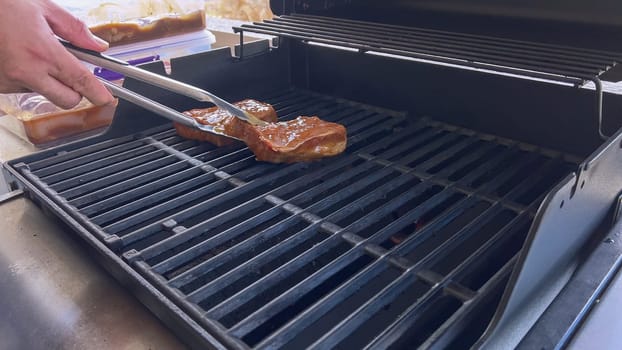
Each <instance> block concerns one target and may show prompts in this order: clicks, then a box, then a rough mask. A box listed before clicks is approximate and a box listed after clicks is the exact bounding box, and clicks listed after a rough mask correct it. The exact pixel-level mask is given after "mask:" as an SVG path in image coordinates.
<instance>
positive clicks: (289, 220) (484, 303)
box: [16, 90, 576, 348]
mask: <svg viewBox="0 0 622 350" xmlns="http://www.w3.org/2000/svg"><path fill="white" fill-rule="evenodd" d="M264 100H265V101H267V102H270V103H272V104H273V105H274V106H275V107H276V109H277V111H278V113H279V115H280V116H281V117H282V118H294V117H296V116H298V115H301V114H317V115H320V116H322V117H323V118H325V119H327V120H331V121H337V122H340V123H343V124H345V125H346V126H347V129H348V133H349V145H348V150H347V151H346V153H345V154H343V155H341V156H339V157H336V158H333V159H326V160H323V161H321V162H315V163H309V164H292V165H273V164H265V163H259V162H256V161H254V160H253V157H252V154H251V153H250V152H249V151H248V150H247V149H246V148H242V147H240V146H232V147H227V148H215V147H213V146H211V145H209V144H206V143H198V142H194V141H188V140H184V139H182V138H180V137H178V136H176V135H175V132H174V130H172V129H170V127H169V126H167V127H162V128H157V129H154V130H150V131H146V132H144V133H143V134H139V135H134V136H132V137H126V138H120V139H116V140H110V141H106V142H102V143H99V144H95V145H92V146H89V147H84V148H80V149H75V150H72V151H68V152H63V153H59V154H57V155H55V156H51V157H47V158H45V159H42V160H38V161H34V162H31V163H30V164H22V165H16V167H17V168H18V169H20V172H21V173H22V174H23V175H24V176H26V177H27V178H28V179H29V180H30V181H32V182H33V183H35V184H37V185H38V187H39V188H40V189H41V190H42V191H44V192H45V193H46V194H47V195H49V196H50V197H51V198H53V199H54V200H55V201H56V202H57V203H58V204H59V205H60V206H62V207H63V208H64V209H65V210H66V211H67V212H68V213H70V214H71V215H73V216H74V218H75V219H76V220H78V221H79V222H80V223H81V224H82V225H84V227H86V228H88V229H89V230H90V231H91V232H92V233H93V234H94V235H96V236H97V237H99V238H100V239H101V240H102V241H103V242H105V243H106V244H107V245H108V247H109V248H110V249H112V250H114V251H115V252H116V253H117V254H118V255H119V256H122V257H123V258H124V259H125V261H126V262H127V263H128V264H130V265H131V266H132V267H133V268H134V269H136V270H137V271H139V272H140V273H141V274H142V275H143V276H145V277H146V278H147V279H148V280H149V281H150V282H151V283H152V284H153V285H154V286H156V287H157V288H158V289H160V290H161V291H162V292H164V293H165V294H166V295H168V296H169V298H171V299H172V300H173V301H175V302H176V304H177V305H178V306H179V307H181V308H182V309H183V310H184V311H185V312H187V313H188V314H189V315H191V316H192V317H193V318H194V319H195V320H197V321H198V322H199V323H200V324H201V325H202V326H204V327H205V328H206V329H207V330H209V331H210V332H211V333H213V334H214V335H216V336H217V337H219V339H220V340H221V341H223V342H224V343H225V344H227V345H228V346H230V347H232V348H282V347H288V348H302V347H304V346H311V345H313V346H316V347H321V348H324V347H329V346H336V347H345V348H351V347H356V348H358V347H370V348H371V347H382V348H385V347H406V348H413V347H415V346H424V347H432V346H438V345H454V346H458V347H465V346H468V345H469V344H470V343H472V342H474V341H475V340H476V338H477V336H478V335H479V334H481V333H482V332H483V329H484V327H485V326H486V324H487V322H488V320H489V318H490V317H491V316H492V313H493V312H494V309H495V306H496V304H497V300H498V298H499V297H500V295H501V292H502V291H503V288H504V286H505V284H506V281H507V279H508V277H509V274H510V272H511V269H512V267H513V264H514V262H515V260H516V256H517V253H518V251H519V250H520V247H521V245H522V243H523V241H524V238H525V235H526V233H527V231H528V229H529V226H530V224H531V221H532V218H533V215H534V214H535V212H536V209H537V207H538V205H539V203H540V201H541V199H542V197H543V196H544V195H545V194H546V192H547V190H548V189H549V188H551V187H552V186H553V185H554V184H555V183H556V182H557V181H558V180H559V179H560V178H562V177H563V176H565V175H566V174H568V173H569V172H570V171H572V170H573V169H574V167H576V162H575V161H574V160H573V159H571V158H570V157H568V156H565V155H563V154H560V153H556V152H552V151H547V150H543V149H539V148H536V147H532V146H528V145H523V144H519V143H516V142H513V141H509V140H504V139H500V138H496V137H494V136H490V135H483V134H479V133H476V132H473V131H470V130H466V129H461V128H457V127H453V126H450V125H446V124H442V123H438V122H434V121H431V120H427V119H412V118H404V116H403V115H401V114H400V113H396V112H392V111H387V110H384V109H379V108H374V107H371V106H366V105H362V104H358V103H353V102H349V101H344V100H338V99H334V98H330V97H325V96H321V95H316V94H312V93H308V92H302V91H297V90H293V91H287V92H284V93H281V94H278V95H276V96H268V97H266V98H264ZM474 337H475V338H474Z"/></svg>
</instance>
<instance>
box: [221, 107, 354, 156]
mask: <svg viewBox="0 0 622 350" xmlns="http://www.w3.org/2000/svg"><path fill="white" fill-rule="evenodd" d="M225 133H227V134H229V135H232V136H235V137H237V138H239V139H241V140H243V141H244V142H245V143H246V145H248V148H250V150H251V151H253V153H254V154H255V157H256V158H257V160H260V161H265V162H271V163H294V162H308V161H313V160H317V159H320V158H325V157H331V156H335V155H338V154H340V153H342V152H343V151H344V150H345V149H346V143H347V136H346V128H345V127H344V126H343V125H341V124H337V123H331V122H327V121H324V120H322V119H320V118H318V117H316V116H313V117H306V116H300V117H298V118H296V119H293V120H289V121H285V122H279V123H270V124H267V125H251V124H249V123H246V122H244V121H242V120H239V119H237V118H236V119H235V121H233V122H232V123H229V124H228V126H227V128H226V129H225Z"/></svg>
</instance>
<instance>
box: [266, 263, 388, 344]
mask: <svg viewBox="0 0 622 350" xmlns="http://www.w3.org/2000/svg"><path fill="white" fill-rule="evenodd" d="M378 262H379V263H372V264H370V265H369V266H367V267H366V268H364V269H363V270H361V271H360V272H359V273H357V274H356V275H355V276H354V277H353V278H351V279H350V280H348V282H347V283H346V284H343V285H342V286H341V287H340V288H338V289H336V290H334V291H332V292H331V293H330V294H328V295H326V296H325V297H323V298H322V299H321V300H320V301H318V302H317V303H315V304H314V305H313V307H312V308H310V309H307V310H306V311H305V312H304V313H301V314H299V315H298V316H296V318H294V319H293V320H291V321H289V322H288V323H287V324H286V325H285V326H283V327H281V328H280V329H279V330H278V331H276V332H275V333H273V334H272V335H270V336H269V337H268V338H266V339H264V340H263V341H261V342H260V343H259V344H258V345H257V346H255V348H256V349H275V348H280V347H282V346H283V345H285V344H286V343H287V342H288V341H290V340H291V339H293V337H294V336H295V335H296V334H298V333H300V332H301V331H302V330H304V329H305V328H306V327H308V326H310V325H311V324H312V323H313V322H315V321H317V320H318V319H319V318H320V317H321V316H322V315H324V314H326V313H327V312H328V311H330V310H331V309H332V308H334V307H335V306H336V305H338V304H339V303H340V302H342V301H343V300H345V299H346V298H347V297H348V296H350V295H352V294H353V293H355V292H356V291H357V290H359V289H360V288H362V287H363V286H364V285H366V284H367V283H369V282H370V281H371V280H373V279H374V278H375V277H377V276H378V275H380V274H381V273H383V272H385V271H387V270H388V269H389V265H388V264H384V260H379V261H378Z"/></svg>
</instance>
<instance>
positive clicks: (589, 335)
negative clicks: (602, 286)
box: [568, 272, 622, 349]
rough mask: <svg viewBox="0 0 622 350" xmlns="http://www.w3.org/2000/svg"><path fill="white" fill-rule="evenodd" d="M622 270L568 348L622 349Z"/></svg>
mask: <svg viewBox="0 0 622 350" xmlns="http://www.w3.org/2000/svg"><path fill="white" fill-rule="evenodd" d="M620 310H622V272H618V275H617V276H616V278H615V279H614V280H613V282H612V283H611V285H610V286H609V288H608V289H607V290H606V291H605V293H604V294H603V296H602V297H601V298H600V301H599V303H598V304H597V306H596V307H595V308H594V310H592V312H591V314H590V315H589V316H588V318H587V320H586V321H585V323H584V324H583V326H582V327H581V328H580V330H579V332H578V334H577V335H576V336H575V339H574V340H573V341H572V342H571V343H570V345H569V346H568V349H622V337H621V336H620V334H622V322H621V321H620Z"/></svg>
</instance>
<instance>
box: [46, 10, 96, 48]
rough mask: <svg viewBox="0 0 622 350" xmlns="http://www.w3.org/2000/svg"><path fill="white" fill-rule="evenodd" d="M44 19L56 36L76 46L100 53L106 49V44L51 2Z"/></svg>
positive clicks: (84, 25) (82, 23)
mask: <svg viewBox="0 0 622 350" xmlns="http://www.w3.org/2000/svg"><path fill="white" fill-rule="evenodd" d="M45 18H46V20H47V22H48V24H49V25H50V28H52V31H53V32H54V33H55V34H56V35H58V36H59V37H61V38H63V39H65V40H67V41H69V42H70V43H72V44H74V45H76V46H79V47H82V48H84V49H89V50H93V51H100V52H101V51H105V50H106V49H108V43H107V42H106V41H104V40H102V39H100V38H98V37H96V36H95V35H93V33H91V31H90V30H89V29H88V27H87V26H86V24H85V23H84V22H82V21H81V20H79V19H78V18H77V17H75V16H74V15H72V14H71V13H69V12H67V11H66V10H65V9H63V8H62V7H60V6H58V5H56V4H54V3H53V2H51V1H50V2H48V6H47V13H46V16H45Z"/></svg>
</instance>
